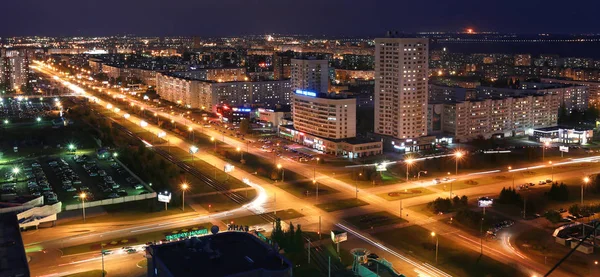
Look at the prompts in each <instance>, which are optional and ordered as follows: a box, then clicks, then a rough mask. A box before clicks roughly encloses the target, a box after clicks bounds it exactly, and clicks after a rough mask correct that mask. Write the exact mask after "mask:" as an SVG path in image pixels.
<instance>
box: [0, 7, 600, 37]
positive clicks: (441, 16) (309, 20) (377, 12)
mask: <svg viewBox="0 0 600 277" xmlns="http://www.w3.org/2000/svg"><path fill="white" fill-rule="evenodd" d="M1 6H2V12H1V15H0V36H20V35H50V36H75V35H81V36H95V35H97V36H101V35H114V34H135V35H150V36H154V35H155V36H171V35H199V36H219V35H223V36H231V35H242V34H264V33H287V34H291V33H296V34H314V35H320V34H325V35H349V36H353V35H379V34H384V33H385V31H386V30H397V31H400V32H417V31H457V30H462V29H464V28H466V27H473V28H475V29H476V30H481V31H498V32H514V33H526V34H533V33H541V32H547V33H600V19H599V18H600V17H599V16H598V11H600V0H575V1H564V0H561V1H559V0H545V1H541V0H502V1H499V0H429V1H426V0H414V1H405V0H366V1H358V0H304V1H301V0H102V1H99V0H2V5H1ZM405 11H406V13H403V12H405Z"/></svg>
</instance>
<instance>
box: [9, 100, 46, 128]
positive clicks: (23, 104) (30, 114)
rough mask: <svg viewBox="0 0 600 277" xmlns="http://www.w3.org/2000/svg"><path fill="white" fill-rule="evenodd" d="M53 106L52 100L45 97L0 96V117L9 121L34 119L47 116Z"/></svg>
mask: <svg viewBox="0 0 600 277" xmlns="http://www.w3.org/2000/svg"><path fill="white" fill-rule="evenodd" d="M55 107H56V105H54V101H53V100H50V99H45V98H35V99H26V98H8V97H7V98H0V118H1V119H2V120H3V121H4V120H8V122H9V123H10V122H15V121H16V122H18V121H21V120H27V119H34V118H38V117H44V116H47V115H48V114H49V113H50V112H51V111H52V109H53V108H55ZM3 123H4V122H3Z"/></svg>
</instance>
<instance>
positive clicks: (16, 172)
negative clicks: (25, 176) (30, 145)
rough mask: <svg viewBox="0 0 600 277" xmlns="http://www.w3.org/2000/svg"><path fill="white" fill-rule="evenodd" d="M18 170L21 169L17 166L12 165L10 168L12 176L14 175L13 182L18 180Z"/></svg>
mask: <svg viewBox="0 0 600 277" xmlns="http://www.w3.org/2000/svg"><path fill="white" fill-rule="evenodd" d="M19 172H21V169H20V168H18V167H14V168H13V169H12V173H13V176H14V177H15V183H18V182H19Z"/></svg>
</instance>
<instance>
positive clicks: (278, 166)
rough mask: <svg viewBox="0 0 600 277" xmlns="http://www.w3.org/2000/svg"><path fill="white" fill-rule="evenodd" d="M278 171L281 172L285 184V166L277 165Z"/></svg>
mask: <svg viewBox="0 0 600 277" xmlns="http://www.w3.org/2000/svg"><path fill="white" fill-rule="evenodd" d="M277 169H279V170H280V171H281V182H282V183H283V182H284V180H285V170H284V169H283V166H281V164H277Z"/></svg>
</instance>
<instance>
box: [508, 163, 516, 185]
mask: <svg viewBox="0 0 600 277" xmlns="http://www.w3.org/2000/svg"><path fill="white" fill-rule="evenodd" d="M511 170H512V166H509V167H508V172H510V171H511ZM510 176H511V177H512V183H513V190H514V189H515V173H511V174H510Z"/></svg>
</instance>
